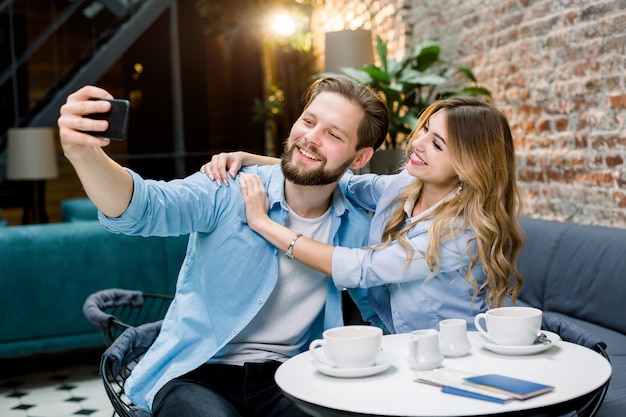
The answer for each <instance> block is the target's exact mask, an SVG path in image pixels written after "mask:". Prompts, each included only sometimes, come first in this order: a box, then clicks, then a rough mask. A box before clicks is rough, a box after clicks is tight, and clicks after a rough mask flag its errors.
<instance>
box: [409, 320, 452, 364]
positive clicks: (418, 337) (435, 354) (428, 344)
mask: <svg viewBox="0 0 626 417" xmlns="http://www.w3.org/2000/svg"><path fill="white" fill-rule="evenodd" d="M407 359H408V361H409V364H410V365H411V368H413V369H418V370H420V371H423V370H428V369H435V368H437V367H439V365H441V362H443V355H442V354H441V350H440V349H439V332H438V331H437V330H435V329H425V330H415V331H412V332H411V334H410V340H409V357H408V358H407Z"/></svg>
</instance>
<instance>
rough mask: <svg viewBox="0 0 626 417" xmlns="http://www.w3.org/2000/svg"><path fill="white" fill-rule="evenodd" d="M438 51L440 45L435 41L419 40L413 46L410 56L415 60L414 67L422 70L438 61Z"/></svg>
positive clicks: (439, 51) (439, 50)
mask: <svg viewBox="0 0 626 417" xmlns="http://www.w3.org/2000/svg"><path fill="white" fill-rule="evenodd" d="M440 53H441V47H440V46H439V45H437V44H436V43H435V42H433V41H420V42H419V43H418V44H417V45H415V47H413V49H412V52H411V54H410V57H411V59H413V60H415V63H414V68H415V69H416V70H418V71H422V72H424V71H426V70H427V69H429V68H430V67H432V66H433V64H435V63H436V62H438V61H439V54H440Z"/></svg>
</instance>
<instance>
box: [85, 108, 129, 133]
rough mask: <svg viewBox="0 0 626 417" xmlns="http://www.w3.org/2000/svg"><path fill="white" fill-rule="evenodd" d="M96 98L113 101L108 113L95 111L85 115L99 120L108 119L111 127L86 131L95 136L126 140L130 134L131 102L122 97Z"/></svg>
mask: <svg viewBox="0 0 626 417" xmlns="http://www.w3.org/2000/svg"><path fill="white" fill-rule="evenodd" d="M94 100H106V101H108V102H110V103H111V110H109V111H108V112H106V113H94V114H89V115H87V116H85V117H89V118H90V119H97V120H107V121H108V122H109V128H108V129H107V130H105V131H104V132H85V133H89V134H90V135H93V136H98V137H102V138H109V139H114V140H124V139H126V135H127V134H128V112H129V109H130V102H129V101H128V100H120V99H113V100H108V99H94Z"/></svg>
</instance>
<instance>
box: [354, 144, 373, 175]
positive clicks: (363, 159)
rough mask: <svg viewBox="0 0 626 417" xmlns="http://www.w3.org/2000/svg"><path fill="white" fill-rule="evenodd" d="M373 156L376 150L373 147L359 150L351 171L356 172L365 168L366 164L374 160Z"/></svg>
mask: <svg viewBox="0 0 626 417" xmlns="http://www.w3.org/2000/svg"><path fill="white" fill-rule="evenodd" d="M372 155H374V148H372V147H371V146H370V147H368V148H363V149H359V150H358V151H356V156H355V157H354V161H352V164H350V169H352V170H356V169H360V168H363V167H364V166H365V164H367V163H368V162H369V160H370V159H372Z"/></svg>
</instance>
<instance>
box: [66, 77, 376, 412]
mask: <svg viewBox="0 0 626 417" xmlns="http://www.w3.org/2000/svg"><path fill="white" fill-rule="evenodd" d="M92 98H111V96H110V95H109V94H108V93H107V92H106V91H104V90H102V89H99V88H96V87H92V86H87V87H84V88H82V89H80V90H78V91H77V92H76V93H74V94H72V95H70V96H69V97H68V99H67V102H66V103H65V104H64V105H63V106H62V107H61V115H60V117H59V121H58V124H59V132H60V136H61V143H62V146H63V150H64V153H65V156H66V157H67V158H68V159H69V161H70V162H71V163H72V165H73V166H74V168H75V169H76V172H77V174H78V176H79V178H80V180H81V182H82V184H83V186H84V188H85V191H86V192H87V195H88V196H89V197H90V198H91V200H92V201H93V202H94V203H95V204H96V205H97V206H98V209H99V219H100V221H101V223H102V224H103V225H104V227H105V228H107V229H108V230H111V231H113V232H117V233H126V234H136V235H144V236H147V235H159V236H168V235H180V234H187V233H190V238H189V246H188V249H187V255H186V258H185V261H184V263H183V265H182V268H181V271H180V274H179V277H178V283H177V289H176V295H175V298H174V301H173V302H172V305H171V307H170V309H169V310H168V313H167V315H166V317H165V320H164V323H163V327H162V329H161V333H160V335H159V337H158V339H157V340H156V341H155V343H154V344H153V346H152V347H151V348H150V350H149V351H148V352H147V353H146V355H145V356H144V358H143V359H142V360H141V362H140V363H139V364H138V365H137V366H136V367H135V369H134V370H133V372H132V375H131V377H130V378H129V379H128V381H127V383H126V391H127V392H126V393H127V395H128V396H129V397H130V398H131V399H132V400H133V402H134V403H135V404H136V405H137V406H139V407H140V408H142V409H145V410H151V411H152V412H153V414H154V415H155V416H157V417H160V416H177V417H181V416H182V417H184V416H201V415H202V416H207V415H211V416H229V417H230V416H248V415H250V416H263V415H266V416H279V415H280V416H299V415H304V414H303V413H302V412H300V411H299V410H298V409H296V408H295V407H294V406H293V405H292V404H291V403H290V402H289V401H288V400H287V399H286V398H285V397H284V396H283V395H282V393H281V392H280V389H279V388H278V387H277V386H276V384H275V382H274V372H275V371H276V368H277V367H278V365H280V363H281V362H282V361H285V360H286V359H288V358H289V357H291V356H293V355H295V354H298V353H300V352H301V351H303V350H305V349H307V347H308V343H309V342H310V341H311V340H313V339H315V338H319V337H320V336H321V332H322V331H323V330H324V329H326V328H330V327H335V326H339V325H341V324H342V315H341V293H340V289H338V288H336V287H335V286H334V285H333V284H332V280H331V279H330V277H325V276H324V275H323V274H321V273H318V272H315V271H313V270H312V269H309V268H307V267H304V266H302V265H300V264H299V263H298V262H296V261H295V260H293V258H292V249H293V247H294V245H295V244H296V243H297V240H298V237H299V235H300V234H302V235H305V236H307V237H312V238H314V239H317V240H320V241H323V242H328V243H329V244H333V245H341V246H349V247H361V246H364V245H365V244H366V242H367V233H368V230H369V216H368V215H367V214H366V213H364V212H362V211H360V210H358V209H356V208H355V207H354V206H352V204H350V203H349V202H348V201H347V200H346V198H345V196H344V195H343V192H342V187H341V183H340V178H341V176H342V175H343V174H344V172H345V171H346V170H347V169H348V168H351V169H358V168H361V167H362V166H364V165H365V164H366V163H367V162H368V160H369V159H370V158H371V156H372V154H373V152H374V150H375V149H376V148H377V147H378V146H380V144H381V143H382V141H383V139H384V137H385V135H386V133H387V127H388V113H387V109H386V107H385V105H384V103H383V102H382V101H381V100H380V99H379V98H378V97H377V96H376V94H375V93H373V92H372V91H371V90H369V89H367V88H365V87H363V86H360V85H359V84H357V83H355V82H353V81H350V80H348V79H346V78H342V77H340V78H323V79H319V80H317V81H315V82H314V83H313V84H312V85H311V86H310V88H309V90H308V91H307V95H306V99H307V101H306V104H305V108H304V111H303V113H302V115H301V116H300V117H299V118H298V120H297V121H296V122H295V123H294V125H293V127H292V129H291V132H290V135H289V138H288V139H287V141H286V147H285V152H284V155H283V157H282V163H281V166H280V167H279V166H266V167H259V166H254V167H249V168H247V169H246V170H247V171H248V172H252V173H255V174H258V175H260V176H261V177H262V178H263V181H264V185H265V187H266V188H267V190H268V197H269V200H270V206H269V214H270V216H271V218H272V219H274V220H276V221H278V222H280V223H282V224H285V225H288V226H289V227H290V228H292V229H295V230H298V234H297V235H296V236H294V238H293V240H292V241H291V244H290V245H289V247H288V248H287V250H286V252H285V254H284V255H283V253H282V251H278V250H276V249H275V248H274V247H273V246H271V245H270V244H269V243H267V242H266V241H265V240H264V239H263V238H262V237H261V236H259V235H257V234H256V233H254V232H253V231H252V230H251V229H250V228H249V227H248V226H247V224H246V217H245V207H244V203H243V199H242V196H241V193H240V192H239V190H238V189H237V190H232V191H229V190H227V189H226V187H219V185H218V184H216V183H214V182H213V181H210V180H209V179H208V178H207V176H206V175H204V174H202V173H199V172H198V173H196V174H194V175H191V176H190V177H188V178H185V179H184V180H175V181H171V182H162V181H161V182H157V181H151V180H144V179H142V178H140V177H139V175H137V174H136V173H134V172H132V171H130V170H127V169H125V168H123V167H122V166H120V165H118V164H117V163H116V162H114V161H113V160H112V159H111V158H109V157H108V156H107V155H106V153H105V152H104V151H103V149H102V147H104V146H106V145H108V143H109V140H108V139H101V138H97V137H94V136H91V135H88V134H85V133H83V132H85V131H95V132H99V131H104V130H106V128H107V126H108V123H107V122H106V121H101V120H93V119H90V118H87V117H84V116H85V115H88V114H91V113H101V112H106V111H107V110H108V109H109V103H108V102H106V101H102V100H90V99H92ZM230 185H231V186H232V187H235V188H238V187H239V184H238V182H237V181H235V180H231V184H230ZM285 255H287V256H285ZM361 295H362V296H363V294H361ZM357 303H358V304H359V307H360V308H362V311H363V312H364V313H363V315H364V318H365V319H366V320H367V319H373V320H375V318H374V317H373V313H371V311H372V310H371V309H370V308H368V305H367V303H366V302H365V301H364V297H363V298H361V299H360V300H357Z"/></svg>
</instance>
